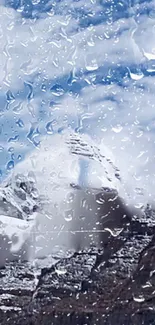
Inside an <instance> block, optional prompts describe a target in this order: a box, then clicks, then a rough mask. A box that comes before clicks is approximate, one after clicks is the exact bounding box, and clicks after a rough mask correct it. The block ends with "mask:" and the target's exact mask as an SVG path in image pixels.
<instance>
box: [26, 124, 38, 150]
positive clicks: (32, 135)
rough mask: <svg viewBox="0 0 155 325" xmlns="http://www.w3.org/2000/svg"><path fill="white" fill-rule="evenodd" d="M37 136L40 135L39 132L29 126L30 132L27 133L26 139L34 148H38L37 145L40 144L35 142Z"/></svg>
mask: <svg viewBox="0 0 155 325" xmlns="http://www.w3.org/2000/svg"><path fill="white" fill-rule="evenodd" d="M38 135H40V132H39V130H38V128H37V129H35V128H34V127H33V126H31V128H30V131H29V133H28V135H27V139H28V140H29V141H30V142H31V143H32V144H34V146H35V147H38V146H39V144H40V141H37V140H36V139H35V138H36V137H37V136H38Z"/></svg>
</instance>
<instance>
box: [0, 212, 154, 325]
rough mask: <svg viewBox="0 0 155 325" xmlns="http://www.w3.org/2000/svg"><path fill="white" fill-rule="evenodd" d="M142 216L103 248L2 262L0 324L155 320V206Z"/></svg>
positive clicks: (120, 323)
mask: <svg viewBox="0 0 155 325" xmlns="http://www.w3.org/2000/svg"><path fill="white" fill-rule="evenodd" d="M146 219H147V221H146V220H145V222H144V220H143V221H142V223H140V220H139V221H138V220H136V221H134V223H133V227H130V228H129V229H128V231H124V233H121V237H120V238H117V241H110V242H109V248H108V250H107V251H106V249H107V248H105V250H104V251H100V252H99V251H97V250H95V249H94V250H93V249H92V250H89V251H87V252H80V253H77V254H74V255H72V256H70V257H68V258H61V259H60V258H59V259H57V262H56V259H55V264H54V265H52V262H51V261H50V259H49V261H48V262H47V261H46V266H45V265H44V261H40V263H39V264H38V266H36V265H32V264H30V263H10V264H8V265H6V267H5V268H4V269H1V271H0V324H1V325H4V324H5V325H6V324H9V325H18V324H20V325H21V324H22V325H38V324H40V325H44V324H46V325H51V324H55V325H58V324H61V325H63V324H65V325H67V324H68V325H79V324H80V325H81V324H90V325H94V324H99V325H103V324H105V325H116V324H117V325H123V324H125V325H127V324H129V325H132V324H134V325H139V324H144V325H145V324H146V325H151V324H152V325H153V324H155V235H153V234H154V220H153V219H154V212H152V213H150V215H149V216H147V218H146ZM151 219H152V222H151ZM123 238H124V240H123ZM120 242H121V245H120ZM110 246H111V247H112V249H110ZM114 247H115V249H114ZM107 252H108V253H107ZM98 256H101V257H102V258H101V259H100V262H101V263H100V262H98V265H97V267H96V261H97V259H98V258H99V257H98Z"/></svg>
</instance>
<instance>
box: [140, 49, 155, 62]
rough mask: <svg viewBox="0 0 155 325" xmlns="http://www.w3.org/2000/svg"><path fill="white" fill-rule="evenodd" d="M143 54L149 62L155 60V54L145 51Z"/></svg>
mask: <svg viewBox="0 0 155 325" xmlns="http://www.w3.org/2000/svg"><path fill="white" fill-rule="evenodd" d="M143 54H144V56H145V57H146V58H147V59H148V60H155V53H149V52H145V51H144V50H143Z"/></svg>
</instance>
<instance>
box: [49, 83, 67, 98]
mask: <svg viewBox="0 0 155 325" xmlns="http://www.w3.org/2000/svg"><path fill="white" fill-rule="evenodd" d="M50 90H51V92H52V94H53V95H54V96H58V97H59V96H62V95H63V94H64V92H65V91H64V89H63V87H62V86H61V85H58V84H56V85H54V86H53V87H52V88H51V89H50Z"/></svg>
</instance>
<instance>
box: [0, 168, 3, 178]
mask: <svg viewBox="0 0 155 325" xmlns="http://www.w3.org/2000/svg"><path fill="white" fill-rule="evenodd" d="M2 175H3V173H2V170H1V169H0V177H2Z"/></svg>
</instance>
